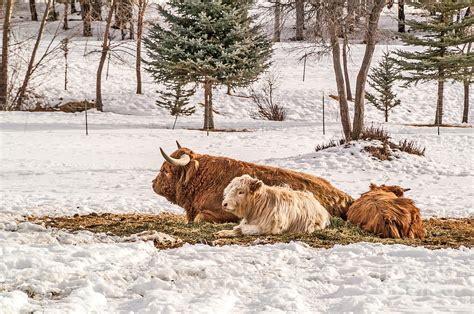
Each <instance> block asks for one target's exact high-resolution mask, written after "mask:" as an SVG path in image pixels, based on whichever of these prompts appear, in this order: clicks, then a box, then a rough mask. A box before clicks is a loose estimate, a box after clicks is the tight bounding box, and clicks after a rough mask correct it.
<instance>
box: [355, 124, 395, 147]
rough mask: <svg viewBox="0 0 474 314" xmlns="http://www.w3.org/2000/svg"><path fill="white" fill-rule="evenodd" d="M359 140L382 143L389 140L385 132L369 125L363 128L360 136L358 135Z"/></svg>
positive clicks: (380, 128)
mask: <svg viewBox="0 0 474 314" xmlns="http://www.w3.org/2000/svg"><path fill="white" fill-rule="evenodd" d="M360 139H361V140H366V141H381V142H382V143H384V142H385V141H388V140H389V139H390V135H388V133H387V131H385V130H384V129H383V128H382V127H375V126H373V125H371V126H370V127H368V128H364V130H363V131H362V134H361V135H360Z"/></svg>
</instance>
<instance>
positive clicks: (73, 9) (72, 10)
mask: <svg viewBox="0 0 474 314" xmlns="http://www.w3.org/2000/svg"><path fill="white" fill-rule="evenodd" d="M66 1H67V0H66ZM74 13H77V10H76V0H71V14H74Z"/></svg>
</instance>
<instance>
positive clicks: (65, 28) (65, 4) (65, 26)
mask: <svg viewBox="0 0 474 314" xmlns="http://www.w3.org/2000/svg"><path fill="white" fill-rule="evenodd" d="M68 9H69V2H68V1H67V0H65V1H64V18H63V29H64V30H68V29H69V25H68V21H67V17H68V14H67V13H68V12H67V11H68Z"/></svg>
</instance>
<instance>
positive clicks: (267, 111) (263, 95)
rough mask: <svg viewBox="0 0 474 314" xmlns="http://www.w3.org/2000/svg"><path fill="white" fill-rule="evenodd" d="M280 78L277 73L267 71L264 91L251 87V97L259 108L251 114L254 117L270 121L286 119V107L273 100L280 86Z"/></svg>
mask: <svg viewBox="0 0 474 314" xmlns="http://www.w3.org/2000/svg"><path fill="white" fill-rule="evenodd" d="M278 80H279V77H278V75H277V74H275V73H267V75H266V76H265V78H264V86H263V89H262V91H260V92H256V91H255V90H254V89H253V88H251V90H250V92H251V94H250V98H251V99H252V100H253V102H254V103H255V105H256V106H257V110H256V111H255V112H254V113H252V115H251V117H252V118H253V119H263V120H270V121H284V120H285V119H286V109H285V108H284V107H283V106H280V105H278V104H276V103H275V102H274V101H273V95H274V93H275V90H276V89H277V87H278Z"/></svg>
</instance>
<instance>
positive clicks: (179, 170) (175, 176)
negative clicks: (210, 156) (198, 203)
mask: <svg viewBox="0 0 474 314" xmlns="http://www.w3.org/2000/svg"><path fill="white" fill-rule="evenodd" d="M161 152H162V154H163V157H164V158H165V162H164V163H163V165H162V166H161V169H160V172H159V173H158V176H157V177H156V178H155V180H153V190H154V191H155V193H157V194H159V195H162V196H164V197H166V199H168V200H169V201H170V202H173V203H177V197H176V196H177V195H176V194H177V189H178V188H182V187H183V186H184V185H186V184H188V183H189V181H190V180H191V178H192V176H193V175H194V173H195V172H196V171H197V169H198V167H199V163H198V162H197V160H195V154H194V153H193V152H192V151H191V150H190V149H188V148H179V149H178V150H176V151H175V152H174V153H172V154H171V156H168V155H166V153H165V152H164V151H163V150H161Z"/></svg>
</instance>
